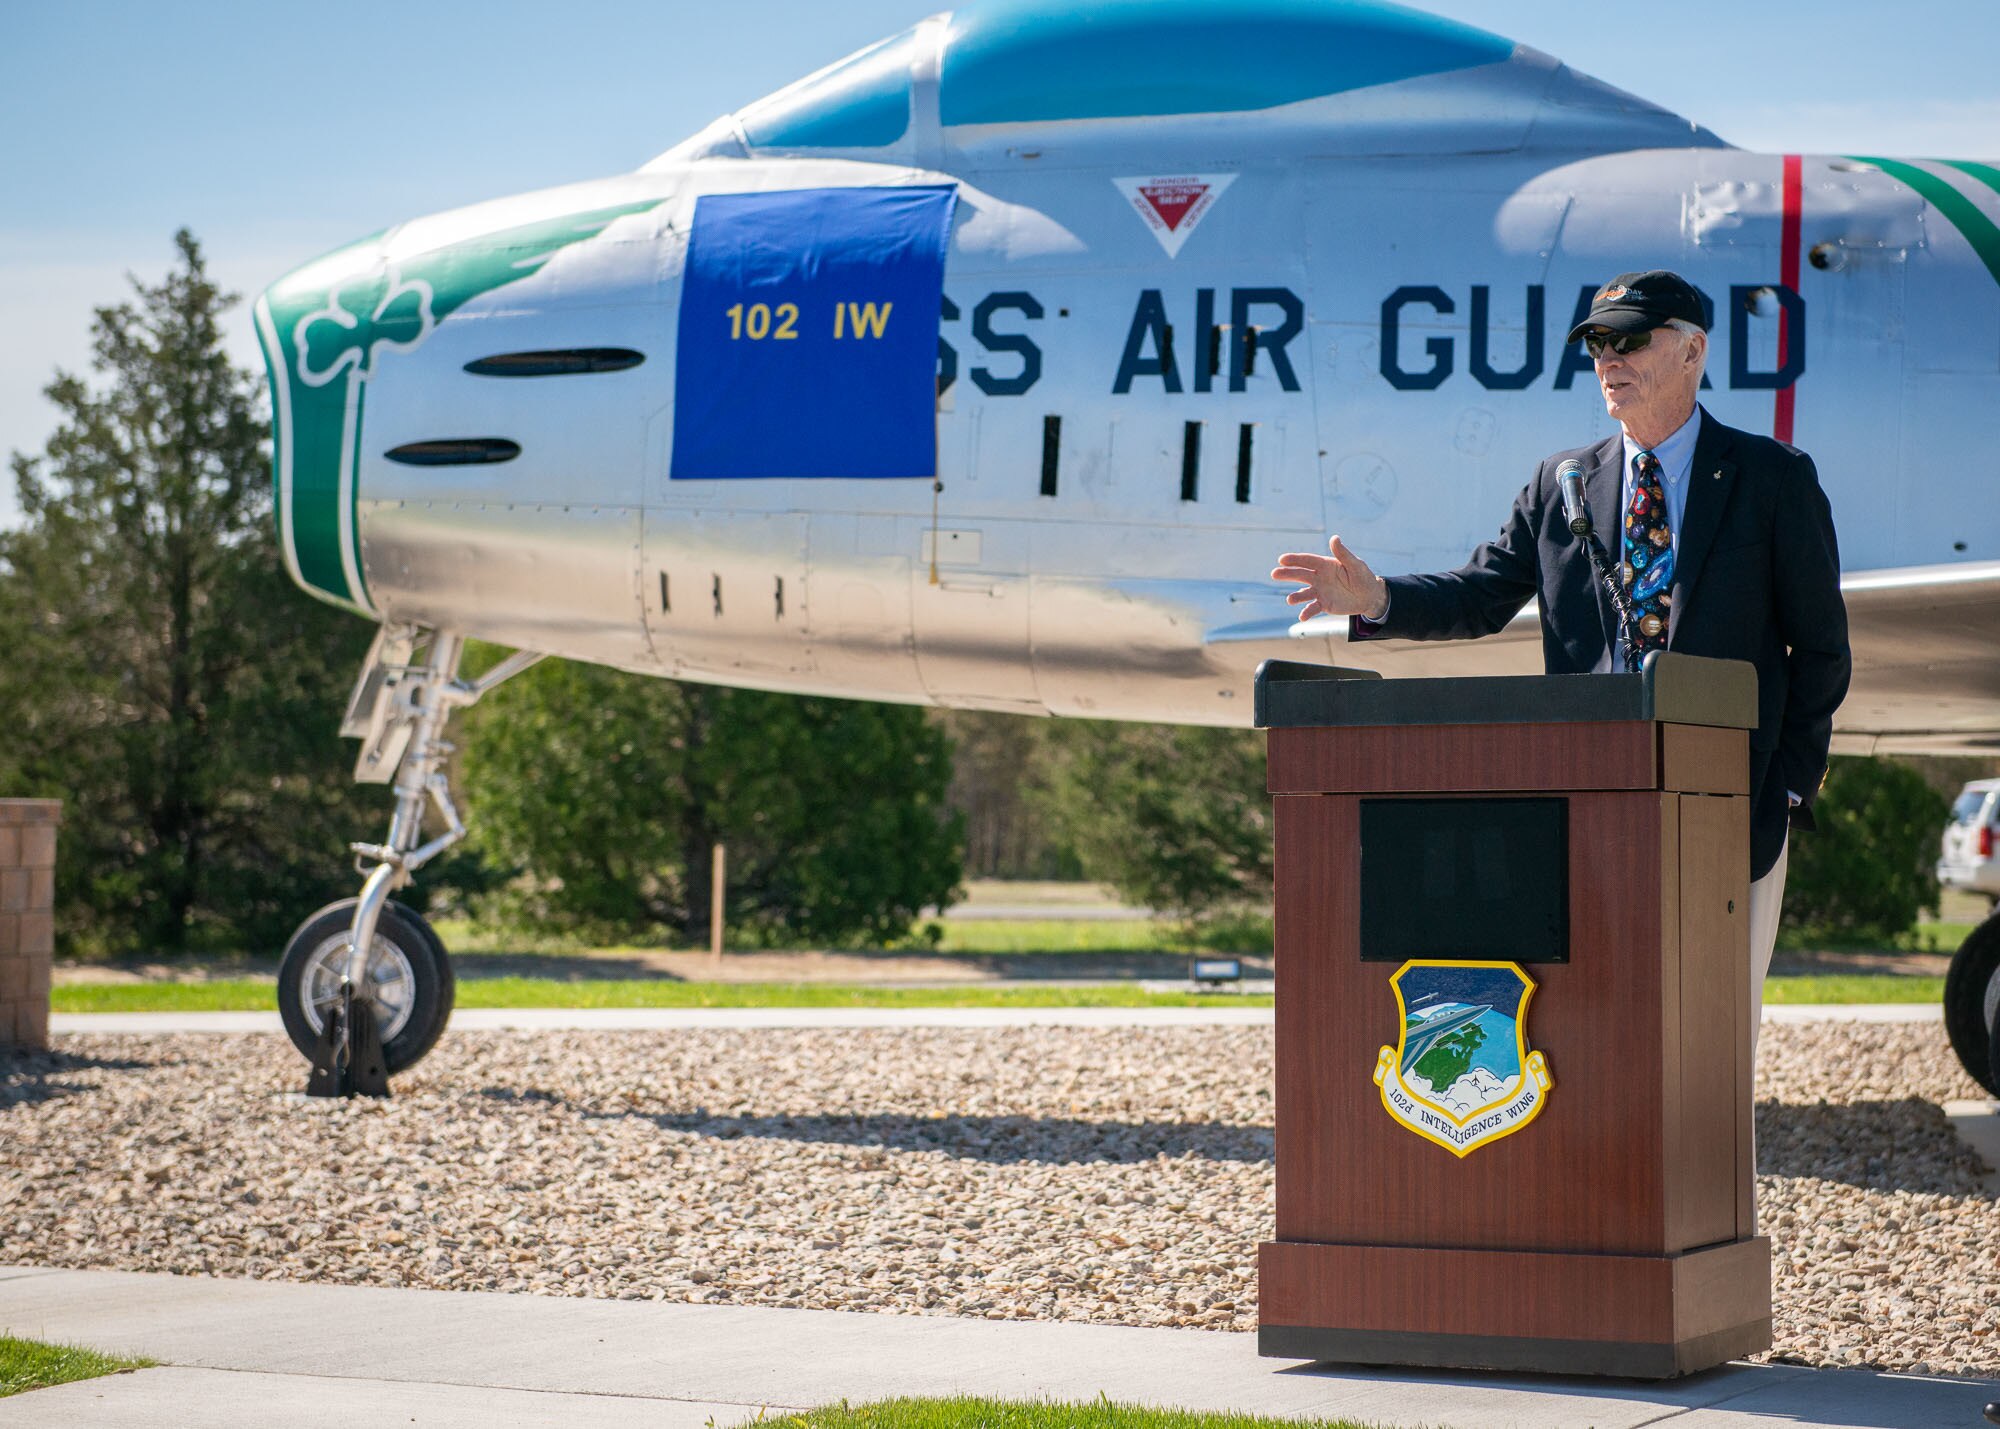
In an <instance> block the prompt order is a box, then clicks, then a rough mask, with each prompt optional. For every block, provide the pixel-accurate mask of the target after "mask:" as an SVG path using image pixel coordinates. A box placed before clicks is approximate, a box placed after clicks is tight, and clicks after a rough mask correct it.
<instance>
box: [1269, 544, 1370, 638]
mask: <svg viewBox="0 0 2000 1429" xmlns="http://www.w3.org/2000/svg"><path fill="white" fill-rule="evenodd" d="M1326 549H1327V554H1326V555H1324V556H1314V555H1309V554H1307V553H1305V552H1303V551H1291V552H1287V553H1286V554H1285V555H1282V556H1280V557H1278V568H1277V569H1276V570H1274V571H1272V572H1271V579H1272V580H1274V581H1297V582H1298V583H1299V585H1300V589H1298V590H1295V591H1293V592H1292V593H1291V594H1290V595H1287V596H1286V597H1285V601H1286V603H1287V604H1290V605H1297V606H1303V607H1304V609H1302V610H1301V611H1299V619H1301V620H1310V619H1312V618H1313V617H1314V616H1315V615H1359V616H1363V617H1365V618H1367V619H1370V620H1380V619H1381V618H1382V617H1383V616H1385V615H1387V614H1388V613H1389V583H1388V582H1387V581H1385V580H1383V579H1382V577H1380V576H1378V575H1376V574H1375V572H1374V571H1372V570H1370V569H1369V568H1368V562H1366V561H1364V560H1362V559H1361V557H1359V556H1357V555H1355V554H1354V552H1352V551H1350V550H1348V549H1347V545H1346V543H1345V542H1343V541H1342V540H1341V539H1340V537H1338V536H1335V537H1334V538H1333V539H1332V540H1330V541H1328V542H1327V543H1326Z"/></svg>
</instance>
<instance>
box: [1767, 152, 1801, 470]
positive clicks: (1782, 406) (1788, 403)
mask: <svg viewBox="0 0 2000 1429" xmlns="http://www.w3.org/2000/svg"><path fill="white" fill-rule="evenodd" d="M1784 163H1785V179H1784V208H1785V216H1784V224H1783V227H1782V229H1781V230H1780V233H1779V239H1778V243H1779V248H1778V281H1779V282H1781V283H1783V284H1784V285H1785V286H1786V287H1787V288H1789V289H1791V290H1792V291H1793V292H1794V293H1796V292H1798V290H1799V208H1800V206H1801V204H1802V202H1803V194H1802V192H1801V190H1802V189H1803V187H1804V183H1803V180H1802V178H1801V174H1800V170H1801V165H1800V162H1799V156H1798V155H1797V154H1787V155H1785V158H1784ZM1791 324H1792V319H1791V314H1790V312H1789V311H1787V310H1786V309H1785V308H1783V307H1780V308H1779V309H1778V370H1779V371H1780V372H1782V371H1784V368H1785V363H1786V361H1787V360H1788V359H1789V358H1790V357H1791V341H1790V339H1791V331H1790V329H1791ZM1804 336H1805V335H1804V334H1803V333H1801V334H1800V337H1801V338H1803V337H1804ZM1796 395H1797V394H1796V392H1795V391H1794V389H1793V384H1791V383H1789V382H1787V383H1786V384H1785V385H1784V386H1783V387H1780V388H1779V389H1778V397H1777V404H1776V410H1775V411H1774V412H1773V413H1772V416H1771V435H1772V436H1774V437H1776V438H1777V439H1778V440H1779V441H1781V442H1789V441H1790V440H1791V439H1792V403H1793V399H1794V397H1795V396H1796Z"/></svg>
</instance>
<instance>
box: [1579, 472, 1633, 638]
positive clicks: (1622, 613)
mask: <svg viewBox="0 0 2000 1429" xmlns="http://www.w3.org/2000/svg"><path fill="white" fill-rule="evenodd" d="M1569 529H1570V531H1571V533H1572V534H1574V535H1575V536H1576V537H1577V539H1579V540H1580V541H1582V542H1583V549H1584V552H1585V554H1587V555H1588V556H1589V557H1590V564H1591V566H1592V568H1593V569H1594V570H1596V572H1597V579H1598V582H1599V583H1600V584H1601V585H1603V587H1604V593H1605V594H1606V595H1608V596H1610V597H1611V608H1612V609H1613V610H1615V611H1617V612H1618V637H1619V639H1620V640H1622V641H1623V642H1624V644H1625V671H1626V673H1627V674H1637V673H1638V672H1639V661H1638V659H1637V656H1638V653H1639V646H1638V642H1637V641H1635V640H1634V639H1633V638H1632V634H1633V631H1634V629H1635V628H1636V627H1637V626H1638V623H1639V610H1638V607H1637V606H1635V605H1633V603H1632V593H1631V592H1630V591H1628V590H1627V589H1626V588H1625V586H1624V583H1623V582H1622V581H1620V580H1619V579H1618V577H1617V575H1616V574H1614V573H1613V571H1612V569H1611V557H1609V556H1608V555H1606V554H1605V552H1604V543H1603V542H1602V541H1600V540H1598V539H1597V532H1596V530H1595V529H1594V528H1593V527H1592V525H1591V520H1590V516H1589V513H1587V512H1586V513H1583V514H1580V515H1578V516H1577V517H1576V518H1575V519H1574V520H1572V521H1571V522H1570V523H1569Z"/></svg>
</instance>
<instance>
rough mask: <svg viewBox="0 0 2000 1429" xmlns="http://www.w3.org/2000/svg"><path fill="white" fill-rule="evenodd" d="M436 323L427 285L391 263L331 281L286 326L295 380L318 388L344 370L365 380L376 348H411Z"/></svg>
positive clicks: (380, 349) (370, 369)
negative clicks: (317, 300)
mask: <svg viewBox="0 0 2000 1429" xmlns="http://www.w3.org/2000/svg"><path fill="white" fill-rule="evenodd" d="M436 326H437V320H436V319H435V318H434V317H433V316H432V315H431V285H430V284H429V283H426V282H425V281H424V280H423V279H421V278H410V279H405V278H404V277H403V276H402V274H401V273H400V272H399V271H398V270H397V269H396V267H395V266H394V265H393V264H392V265H390V266H389V267H388V268H387V269H386V270H385V271H384V272H382V273H379V274H377V275H375V276H373V277H367V278H358V279H354V280H351V281H349V282H346V283H336V284H334V286H333V287H331V288H329V289H328V290H327V294H326V306H325V307H323V308H319V309H317V310H315V311H313V312H309V313H307V314H306V315H305V316H304V317H302V318H300V319H299V321H298V325H297V326H296V327H295V328H293V329H292V345H293V347H295V348H296V349H297V350H298V354H299V380H300V381H301V382H303V383H305V384H306V386H308V387H324V386H325V385H326V384H327V383H329V382H331V381H333V379H334V378H336V377H338V376H339V375H340V374H341V373H343V372H350V371H351V372H353V373H354V374H355V376H356V377H357V378H360V379H362V380H366V379H367V377H368V375H369V374H370V372H372V371H373V370H374V366H375V357H376V354H377V353H379V352H381V351H383V350H385V349H386V350H389V351H397V350H405V351H406V350H408V349H409V348H413V347H415V346H416V345H417V344H418V343H420V342H422V341H423V340H424V339H425V338H426V337H428V336H430V331H431V329H432V328H434V327H436Z"/></svg>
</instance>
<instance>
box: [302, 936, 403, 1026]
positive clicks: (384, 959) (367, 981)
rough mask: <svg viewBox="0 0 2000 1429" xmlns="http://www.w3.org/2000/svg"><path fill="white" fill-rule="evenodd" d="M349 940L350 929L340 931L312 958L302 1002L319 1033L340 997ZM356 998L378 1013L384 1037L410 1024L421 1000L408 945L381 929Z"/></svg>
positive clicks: (376, 1022)
mask: <svg viewBox="0 0 2000 1429" xmlns="http://www.w3.org/2000/svg"><path fill="white" fill-rule="evenodd" d="M348 946H349V943H348V935H347V934H346V933H335V934H333V935H331V936H330V937H328V938H326V939H324V940H322V941H321V942H320V943H319V945H318V946H317V947H315V948H314V949H313V950H312V952H311V954H310V955H309V956H308V957H307V958H306V963H305V969H304V973H303V975H302V977H301V979H300V989H299V991H300V993H301V996H300V998H299V1002H300V1005H301V1008H302V1010H303V1011H304V1013H305V1018H306V1022H307V1023H308V1024H309V1025H310V1026H311V1027H312V1030H313V1032H314V1033H315V1034H317V1033H319V1032H322V1031H324V1030H325V1028H326V1019H327V1017H328V1016H329V1015H330V1014H331V1013H332V1011H333V1008H334V1007H335V1006H336V1005H337V1004H338V1003H339V1001H340V984H341V980H342V979H343V978H344V977H346V975H347V952H348ZM354 1000H355V1001H356V1002H357V1003H361V1004H364V1005H366V1006H367V1008H368V1010H369V1011H370V1012H371V1013H372V1014H373V1015H374V1018H375V1031H376V1033H377V1035H378V1036H380V1037H381V1039H382V1040H383V1041H384V1042H388V1041H389V1040H390V1039H391V1038H393V1037H395V1036H396V1035H397V1034H398V1033H399V1032H401V1031H402V1030H403V1029H404V1028H405V1027H406V1026H408V1025H409V1021H410V1013H411V1011H412V1010H413V1009H414V1007H415V1006H416V1000H417V976H416V973H415V971H414V970H413V969H412V968H411V967H410V960H409V958H408V957H407V956H406V955H405V954H404V952H403V950H402V949H401V948H399V947H397V946H396V945H395V944H394V943H392V942H390V941H389V940H388V939H387V938H384V937H382V936H381V935H380V934H377V935H376V937H375V940H374V942H373V943H371V944H370V945H369V949H368V963H367V966H366V968H365V969H364V970H363V972H362V975H361V985H360V986H358V987H356V988H355V989H354Z"/></svg>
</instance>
